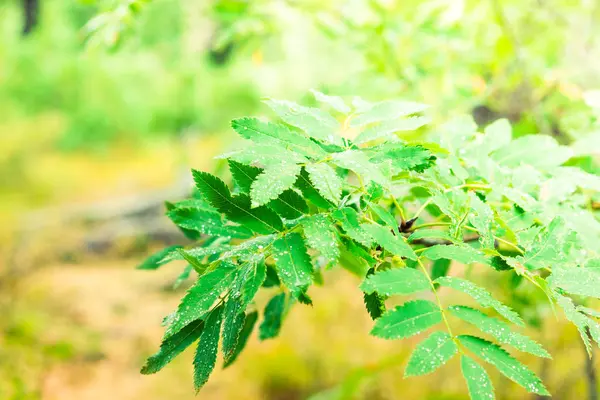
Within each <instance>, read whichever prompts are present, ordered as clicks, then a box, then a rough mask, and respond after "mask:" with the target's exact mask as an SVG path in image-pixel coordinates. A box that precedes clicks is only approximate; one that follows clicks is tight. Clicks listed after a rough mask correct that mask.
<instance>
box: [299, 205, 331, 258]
mask: <svg viewBox="0 0 600 400" xmlns="http://www.w3.org/2000/svg"><path fill="white" fill-rule="evenodd" d="M302 228H303V229H304V236H305V237H306V243H308V245H309V246H310V247H311V248H313V249H315V250H317V251H318V252H319V253H321V255H322V256H323V257H325V258H326V259H327V262H328V264H329V265H333V264H335V263H337V260H338V259H339V258H340V247H339V242H338V238H337V233H336V230H335V229H334V228H333V223H332V222H331V220H330V219H329V218H327V216H325V215H323V214H316V215H312V216H310V217H308V218H305V219H304V220H303V221H302Z"/></svg>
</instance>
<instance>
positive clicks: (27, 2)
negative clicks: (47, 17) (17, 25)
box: [23, 0, 40, 36]
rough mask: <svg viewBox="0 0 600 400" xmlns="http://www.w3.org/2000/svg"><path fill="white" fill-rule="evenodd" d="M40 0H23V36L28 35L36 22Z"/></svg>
mask: <svg viewBox="0 0 600 400" xmlns="http://www.w3.org/2000/svg"><path fill="white" fill-rule="evenodd" d="M39 15H40V0H23V17H24V18H23V36H27V35H29V34H30V33H31V32H32V31H33V29H34V28H35V27H36V25H37V24H38V17H39Z"/></svg>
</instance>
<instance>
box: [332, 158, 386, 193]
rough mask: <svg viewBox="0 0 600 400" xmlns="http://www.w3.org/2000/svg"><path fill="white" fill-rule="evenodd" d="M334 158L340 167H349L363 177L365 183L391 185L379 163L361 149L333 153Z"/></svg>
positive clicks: (334, 161)
mask: <svg viewBox="0 0 600 400" xmlns="http://www.w3.org/2000/svg"><path fill="white" fill-rule="evenodd" d="M332 158H333V163H334V164H335V165H337V166H338V167H342V168H345V169H349V170H350V171H352V172H354V173H355V174H356V175H358V176H360V177H363V178H364V179H365V184H366V183H369V181H373V182H375V183H378V184H380V185H381V186H383V187H389V186H390V182H389V179H388V178H387V177H386V176H385V175H384V174H383V172H382V171H381V169H380V168H379V165H378V164H374V163H372V162H370V161H369V158H368V157H367V155H366V154H365V153H363V152H362V151H360V150H346V151H344V152H341V153H333V154H332Z"/></svg>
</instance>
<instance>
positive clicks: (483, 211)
mask: <svg viewBox="0 0 600 400" xmlns="http://www.w3.org/2000/svg"><path fill="white" fill-rule="evenodd" d="M469 195H470V197H471V202H470V204H471V213H470V214H469V221H470V222H471V224H473V226H474V227H475V229H477V232H479V235H480V237H479V242H480V243H481V245H482V246H483V247H485V248H488V249H493V248H494V235H493V234H492V225H493V223H494V212H493V211H492V209H491V208H490V206H489V205H488V204H487V203H484V202H483V201H481V199H479V197H477V196H476V195H475V194H473V193H469Z"/></svg>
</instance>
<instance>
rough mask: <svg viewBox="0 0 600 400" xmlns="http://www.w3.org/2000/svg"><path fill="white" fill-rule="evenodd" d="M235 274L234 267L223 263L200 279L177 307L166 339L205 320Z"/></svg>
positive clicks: (166, 333)
mask: <svg viewBox="0 0 600 400" xmlns="http://www.w3.org/2000/svg"><path fill="white" fill-rule="evenodd" d="M235 272H236V269H235V267H234V266H232V265H228V264H225V263H221V264H220V265H219V266H218V267H217V269H215V270H214V271H211V272H209V273H207V274H205V275H202V276H201V277H200V278H198V281H197V282H196V284H195V285H194V286H192V287H191V288H190V289H189V290H188V292H187V293H186V295H185V297H184V298H183V299H182V300H181V303H180V304H179V307H177V311H176V313H175V316H174V317H173V320H172V321H171V323H170V324H169V326H168V327H167V331H166V332H165V338H168V337H171V336H173V335H174V334H176V333H177V332H179V331H180V330H181V329H183V328H184V327H185V326H186V325H188V324H189V323H191V322H192V321H195V320H197V319H199V318H203V317H204V316H205V314H206V313H207V312H208V311H209V310H210V308H211V307H212V305H213V304H214V303H215V301H216V300H217V299H218V298H219V296H220V295H221V293H223V291H224V290H225V289H226V288H228V287H229V285H230V284H231V282H233V279H234V278H235Z"/></svg>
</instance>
